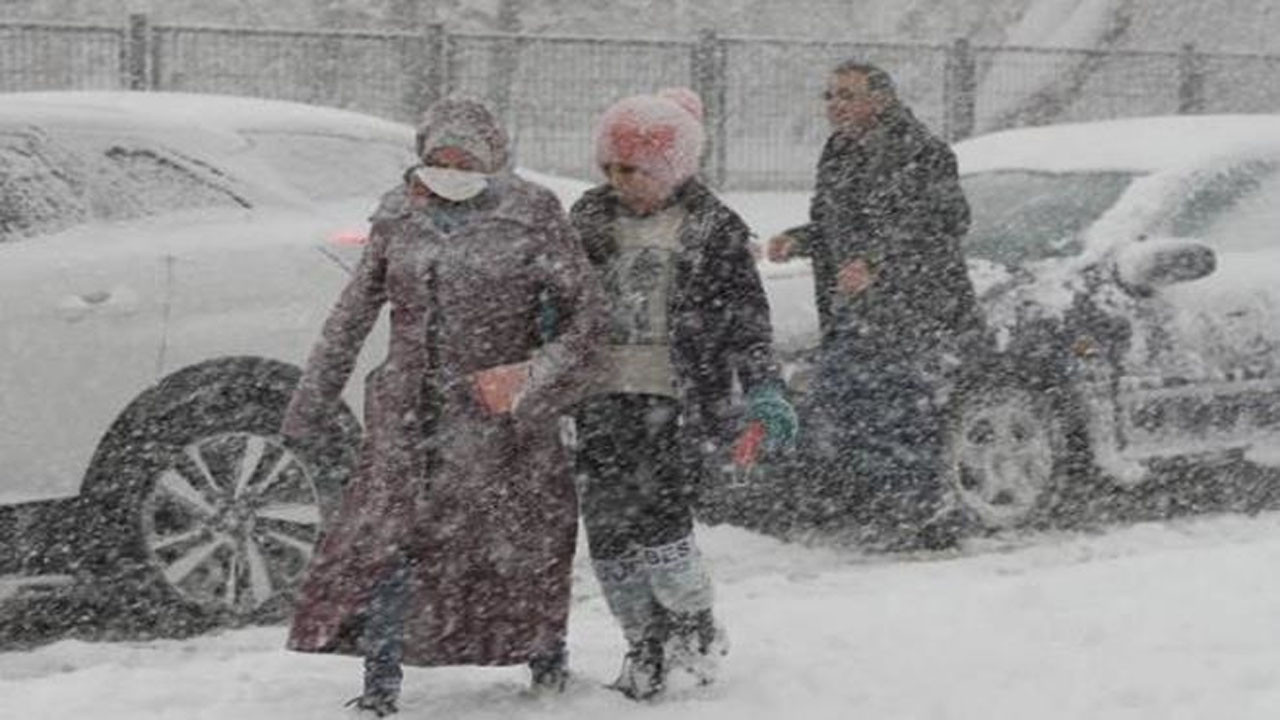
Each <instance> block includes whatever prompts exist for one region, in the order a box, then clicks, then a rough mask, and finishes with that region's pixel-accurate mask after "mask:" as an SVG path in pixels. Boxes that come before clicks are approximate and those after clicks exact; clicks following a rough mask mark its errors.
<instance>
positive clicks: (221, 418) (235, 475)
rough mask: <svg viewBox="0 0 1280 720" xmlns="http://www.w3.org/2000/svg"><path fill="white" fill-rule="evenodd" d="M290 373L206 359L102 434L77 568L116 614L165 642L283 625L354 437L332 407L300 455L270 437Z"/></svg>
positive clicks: (346, 419)
mask: <svg viewBox="0 0 1280 720" xmlns="http://www.w3.org/2000/svg"><path fill="white" fill-rule="evenodd" d="M300 375H301V373H300V371H299V370H298V369H297V368H295V367H292V366H289V365H285V364H283V363H277V362H273V361H266V360H261V359H256V358H235V359H227V360H219V361H212V362H209V363H205V364H202V365H199V366H195V367H192V368H188V369H187V370H184V371H181V372H179V373H176V374H175V375H173V376H170V377H169V378H167V379H166V380H164V381H163V382H162V383H161V384H160V385H158V386H157V387H155V388H153V389H152V390H150V391H148V392H147V393H144V395H143V396H142V397H140V398H139V399H138V400H137V401H136V402H135V403H133V405H131V406H130V408H129V409H128V410H127V411H126V412H125V413H124V415H122V417H121V418H120V419H119V420H118V421H117V422H116V423H115V424H114V425H113V427H112V429H111V430H110V431H109V432H108V435H107V437H106V438H105V439H104V440H103V442H102V443H101V445H100V446H99V449H98V453H97V455H96V456H95V459H94V462H93V464H92V466H91V469H90V472H89V475H88V476H87V478H86V483H85V487H84V491H83V492H82V494H81V500H82V503H83V512H82V516H83V517H84V518H85V522H84V526H85V527H86V528H87V529H88V531H89V532H88V535H87V537H86V538H85V541H84V546H85V552H84V556H85V557H86V558H87V569H88V570H89V572H90V574H91V575H92V576H93V578H94V580H95V581H97V582H105V583H107V584H108V585H110V586H112V587H114V588H116V589H118V590H119V591H120V592H121V593H122V595H121V600H122V601H124V603H123V606H122V607H119V608H117V610H118V611H120V612H118V613H116V614H118V615H123V616H128V617H132V618H147V620H145V621H144V622H145V623H146V624H149V625H152V626H154V627H155V628H156V632H157V633H158V634H167V635H173V634H184V631H188V630H192V631H197V632H198V631H201V630H204V629H207V628H208V627H210V626H229V625H230V626H235V625H243V624H247V623H255V622H270V621H277V620H280V619H282V618H283V617H285V616H286V615H287V613H288V610H289V608H290V606H291V604H292V598H293V595H294V592H295V591H296V589H297V586H298V584H299V583H300V582H301V579H302V576H303V573H304V571H305V569H306V567H307V565H308V563H309V561H310V558H311V553H312V548H313V547H314V546H315V543H316V541H317V540H318V539H319V535H320V532H321V530H322V528H323V526H324V524H325V522H326V521H327V520H328V519H329V518H330V517H331V516H332V514H333V513H334V511H335V510H336V508H337V505H338V503H339V501H340V493H341V490H342V487H343V485H344V484H345V482H346V479H347V478H348V477H349V476H350V474H351V472H352V471H353V469H354V467H355V464H356V455H357V451H358V447H357V446H358V443H359V437H360V427H359V424H358V423H357V422H356V420H355V418H354V416H353V415H352V414H351V412H350V411H349V410H348V409H346V408H345V406H344V407H342V408H341V410H340V412H338V413H335V416H334V418H333V419H332V421H331V422H330V423H329V426H328V427H327V428H326V430H325V432H324V433H323V436H322V437H318V438H315V439H313V440H312V441H309V442H308V443H307V444H306V445H305V446H303V445H300V444H298V443H288V442H285V441H284V440H283V439H282V438H280V436H279V434H278V431H279V427H280V422H281V419H282V416H283V413H284V409H285V406H286V405H287V403H288V401H289V398H290V396H291V394H292V392H293V390H294V388H295V387H296V385H297V383H298V380H299V377H300ZM126 599H127V600H126Z"/></svg>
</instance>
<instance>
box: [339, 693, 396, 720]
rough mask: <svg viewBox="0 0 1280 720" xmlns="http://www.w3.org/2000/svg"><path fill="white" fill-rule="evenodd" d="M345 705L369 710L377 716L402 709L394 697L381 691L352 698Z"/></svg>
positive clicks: (384, 715)
mask: <svg viewBox="0 0 1280 720" xmlns="http://www.w3.org/2000/svg"><path fill="white" fill-rule="evenodd" d="M343 707H354V708H356V709H357V710H360V711H361V712H362V713H364V712H369V713H372V714H373V715H375V716H377V717H386V716H388V715H394V714H396V713H397V712H399V711H400V708H398V707H396V699H395V698H394V697H392V696H390V695H384V694H380V693H365V694H364V695H360V696H357V697H354V698H351V699H350V700H348V701H347V703H346V704H345V705H344V706H343Z"/></svg>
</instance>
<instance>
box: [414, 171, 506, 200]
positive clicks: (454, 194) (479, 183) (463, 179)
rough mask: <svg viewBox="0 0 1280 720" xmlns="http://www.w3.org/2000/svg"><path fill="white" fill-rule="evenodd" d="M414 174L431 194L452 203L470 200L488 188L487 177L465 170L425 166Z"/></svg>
mask: <svg viewBox="0 0 1280 720" xmlns="http://www.w3.org/2000/svg"><path fill="white" fill-rule="evenodd" d="M414 174H415V175H416V176H417V178H418V180H419V181H421V182H422V184H423V185H426V186H427V189H429V190H430V191H431V192H433V193H435V194H437V195H439V196H440V197H442V198H444V199H445V200H452V201H453V202H462V201H463V200H470V199H471V198H473V197H475V196H477V195H479V194H480V193H482V192H484V189H485V188H486V187H488V186H489V176H488V175H485V174H484V173H478V172H470V171H467V170H454V169H452V168H441V167H431V166H425V167H420V168H418V169H417V170H415V171H414Z"/></svg>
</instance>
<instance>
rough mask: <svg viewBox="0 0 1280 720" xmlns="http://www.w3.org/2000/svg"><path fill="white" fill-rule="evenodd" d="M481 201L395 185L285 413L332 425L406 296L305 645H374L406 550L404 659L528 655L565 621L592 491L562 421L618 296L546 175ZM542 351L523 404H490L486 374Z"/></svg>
mask: <svg viewBox="0 0 1280 720" xmlns="http://www.w3.org/2000/svg"><path fill="white" fill-rule="evenodd" d="M468 202H472V203H478V205H479V207H478V208H477V209H475V210H474V211H473V213H472V214H471V215H470V219H469V221H468V222H467V224H465V225H464V226H462V227H461V228H460V229H456V230H454V231H452V232H448V233H446V232H443V231H442V230H440V229H439V228H437V227H436V226H435V224H433V222H432V220H431V219H430V217H428V215H427V213H426V212H425V211H423V210H421V209H414V208H412V207H411V206H410V205H409V201H408V196H407V192H406V191H405V190H404V189H397V190H394V191H392V192H391V193H388V195H387V196H386V197H385V198H384V199H383V202H382V205H381V207H380V208H379V209H378V211H377V213H376V214H375V215H374V216H373V229H372V232H371V234H370V241H369V245H368V246H367V248H366V249H365V253H364V256H363V258H362V259H361V261H360V264H359V266H358V267H357V269H356V271H355V274H354V277H353V278H352V280H351V283H350V284H349V285H348V286H347V288H346V289H345V290H344V291H343V293H342V295H341V298H340V299H339V301H338V303H337V306H336V307H335V308H334V310H333V313H332V315H331V316H330V318H329V319H328V321H327V322H326V324H325V326H324V331H323V335H322V337H321V340H320V342H319V343H318V344H317V346H316V348H315V350H314V351H313V353H312V356H311V358H310V360H309V362H308V365H307V368H306V371H305V373H304V376H303V379H302V383H301V385H300V386H299V389H298V391H297V394H296V395H295V397H294V398H293V402H292V403H291V404H290V407H289V409H288V411H287V413H286V418H285V422H284V426H283V432H284V433H285V434H286V435H287V436H302V435H305V434H306V433H307V432H309V430H310V429H311V428H314V427H315V426H316V423H319V422H323V417H324V415H325V413H326V412H329V410H330V408H332V407H333V406H334V404H335V403H336V402H337V401H338V397H339V395H340V393H341V391H342V388H343V386H344V385H345V384H346V381H347V378H348V376H349V374H350V373H351V370H352V367H353V365H354V363H355V360H356V357H357V355H358V353H359V350H360V346H361V344H362V343H363V341H364V339H365V337H366V336H367V334H368V333H369V331H370V329H371V328H372V326H373V324H374V321H375V320H376V318H377V317H378V312H379V309H380V308H381V307H382V305H383V304H384V303H389V304H390V307H391V338H390V348H389V351H388V354H387V358H386V361H385V362H384V363H383V364H382V365H381V366H380V367H379V368H378V369H377V370H375V371H374V372H373V373H371V374H370V375H369V377H368V379H367V381H366V388H365V398H366V401H365V402H366V405H365V433H366V434H365V439H364V445H363V447H362V450H361V453H362V454H361V461H360V465H359V468H358V470H357V473H356V476H355V477H354V478H353V479H352V480H351V482H350V484H349V485H348V487H347V489H346V492H345V496H344V500H343V505H342V508H341V510H340V511H339V513H338V516H337V518H336V520H335V522H334V523H333V524H332V526H331V527H329V528H328V530H327V532H326V534H325V535H324V537H323V538H322V540H321V543H320V545H319V548H318V550H317V553H316V557H315V558H314V560H313V562H312V565H311V567H310V569H309V571H308V574H307V577H306V579H305V581H304V583H303V585H302V588H301V591H300V597H299V599H298V603H297V607H296V610H295V615H294V618H293V626H292V628H291V631H290V635H289V641H288V646H289V647H290V648H291V649H294V650H300V651H304V652H339V653H352V654H354V653H357V652H359V649H358V648H357V647H356V640H357V639H358V636H359V633H360V630H361V627H362V624H363V618H362V616H361V613H362V611H363V610H364V609H365V608H366V606H367V604H368V601H369V599H370V595H371V591H372V589H373V587H374V585H375V583H376V582H377V581H378V579H379V578H380V577H382V575H383V574H384V573H385V572H387V569H388V566H389V564H390V562H391V560H392V559H393V557H394V555H395V553H396V552H397V550H402V551H403V552H404V554H405V555H406V556H407V557H408V559H409V562H410V567H411V572H410V576H411V577H410V586H409V587H410V600H409V609H408V613H407V615H406V623H405V656H404V661H405V662H406V663H407V664H411V665H445V664H480V665H504V664H515V663H523V662H526V661H528V660H529V659H530V657H531V656H533V655H536V654H538V653H545V652H547V651H548V650H550V649H552V648H553V647H554V646H555V644H556V642H557V641H558V640H560V639H562V638H563V637H564V634H565V625H566V623H567V620H568V604H569V586H570V569H571V564H572V558H573V552H574V547H575V535H576V531H577V501H576V497H575V494H574V489H573V483H572V475H571V466H570V459H569V457H568V454H567V452H566V450H565V449H564V448H563V447H562V444H561V442H560V429H559V425H558V423H557V421H556V420H557V417H558V416H559V414H560V413H561V412H562V411H564V410H566V409H567V406H568V405H569V404H571V403H572V402H574V401H576V400H577V399H579V394H580V390H581V388H582V387H583V385H584V381H585V380H586V378H587V376H588V375H589V373H590V372H591V370H592V368H593V365H594V361H593V358H594V353H595V348H596V346H597V345H598V341H599V337H600V334H601V333H602V332H603V324H602V321H603V317H602V315H601V308H602V307H603V306H602V303H601V301H600V297H599V290H598V288H597V286H596V284H595V283H596V281H595V279H594V277H593V275H592V274H591V273H592V271H591V269H590V267H589V264H588V262H587V260H586V258H585V257H584V255H583V252H582V250H581V246H580V244H579V242H578V240H577V238H576V236H575V234H574V231H573V230H572V229H571V227H570V226H569V224H568V222H567V220H566V218H565V215H564V211H563V209H562V208H561V206H560V204H559V202H558V201H557V200H556V198H555V197H554V196H553V195H552V194H551V193H550V192H549V191H547V190H545V189H544V188H541V187H539V186H536V185H533V184H531V183H528V182H525V181H523V180H520V179H518V178H516V177H514V176H512V175H509V174H506V175H500V176H497V177H495V178H494V179H492V180H491V183H490V187H489V189H488V190H487V191H486V193H485V195H483V196H481V198H478V199H477V200H473V201H468ZM549 321H553V322H554V324H555V325H556V330H555V332H554V339H553V340H551V341H550V342H544V341H543V338H544V335H545V334H546V333H545V330H546V328H545V327H542V326H546V325H547V323H548V322H549ZM530 358H532V359H533V368H534V372H533V378H532V380H531V384H530V389H529V390H528V392H527V393H526V395H525V396H524V398H523V400H522V401H521V402H520V404H519V405H518V406H517V408H516V410H515V412H514V413H513V414H511V415H501V416H494V415H489V414H487V413H486V412H485V411H484V410H483V409H481V408H480V407H479V406H478V404H477V402H476V401H475V400H474V399H473V395H472V391H471V386H470V382H469V379H468V376H469V375H470V374H471V373H474V372H476V371H478V370H482V369H485V368H489V367H493V366H497V365H503V364H507V363H512V362H517V361H521V360H526V359H530Z"/></svg>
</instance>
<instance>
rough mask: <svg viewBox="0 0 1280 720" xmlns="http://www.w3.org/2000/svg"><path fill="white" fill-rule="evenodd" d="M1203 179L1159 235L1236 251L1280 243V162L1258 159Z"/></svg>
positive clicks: (1216, 172)
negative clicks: (1182, 238) (1186, 239)
mask: <svg viewBox="0 0 1280 720" xmlns="http://www.w3.org/2000/svg"><path fill="white" fill-rule="evenodd" d="M1199 180H1200V181H1199V183H1197V185H1196V186H1195V188H1194V190H1193V191H1192V192H1191V193H1190V194H1189V195H1188V196H1187V197H1186V198H1184V199H1183V200H1182V202H1181V203H1180V204H1179V205H1178V206H1177V207H1176V208H1175V210H1174V212H1173V213H1172V214H1171V215H1170V216H1168V217H1167V218H1165V219H1164V221H1163V222H1162V223H1161V224H1159V225H1158V226H1157V228H1156V231H1157V232H1159V233H1160V234H1163V235H1169V236H1172V237H1186V238H1193V239H1195V240H1199V241H1201V242H1205V243H1208V244H1209V245H1210V246H1211V247H1213V248H1214V249H1216V250H1225V251H1232V252H1251V251H1255V250H1265V249H1270V248H1274V247H1276V245H1277V243H1280V160H1277V159H1275V158H1253V159H1249V160H1246V161H1244V162H1239V163H1233V164H1230V165H1226V166H1224V167H1222V168H1218V169H1216V170H1215V171H1214V172H1211V173H1210V172H1206V173H1204V174H1203V176H1202V177H1200V178H1199Z"/></svg>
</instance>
